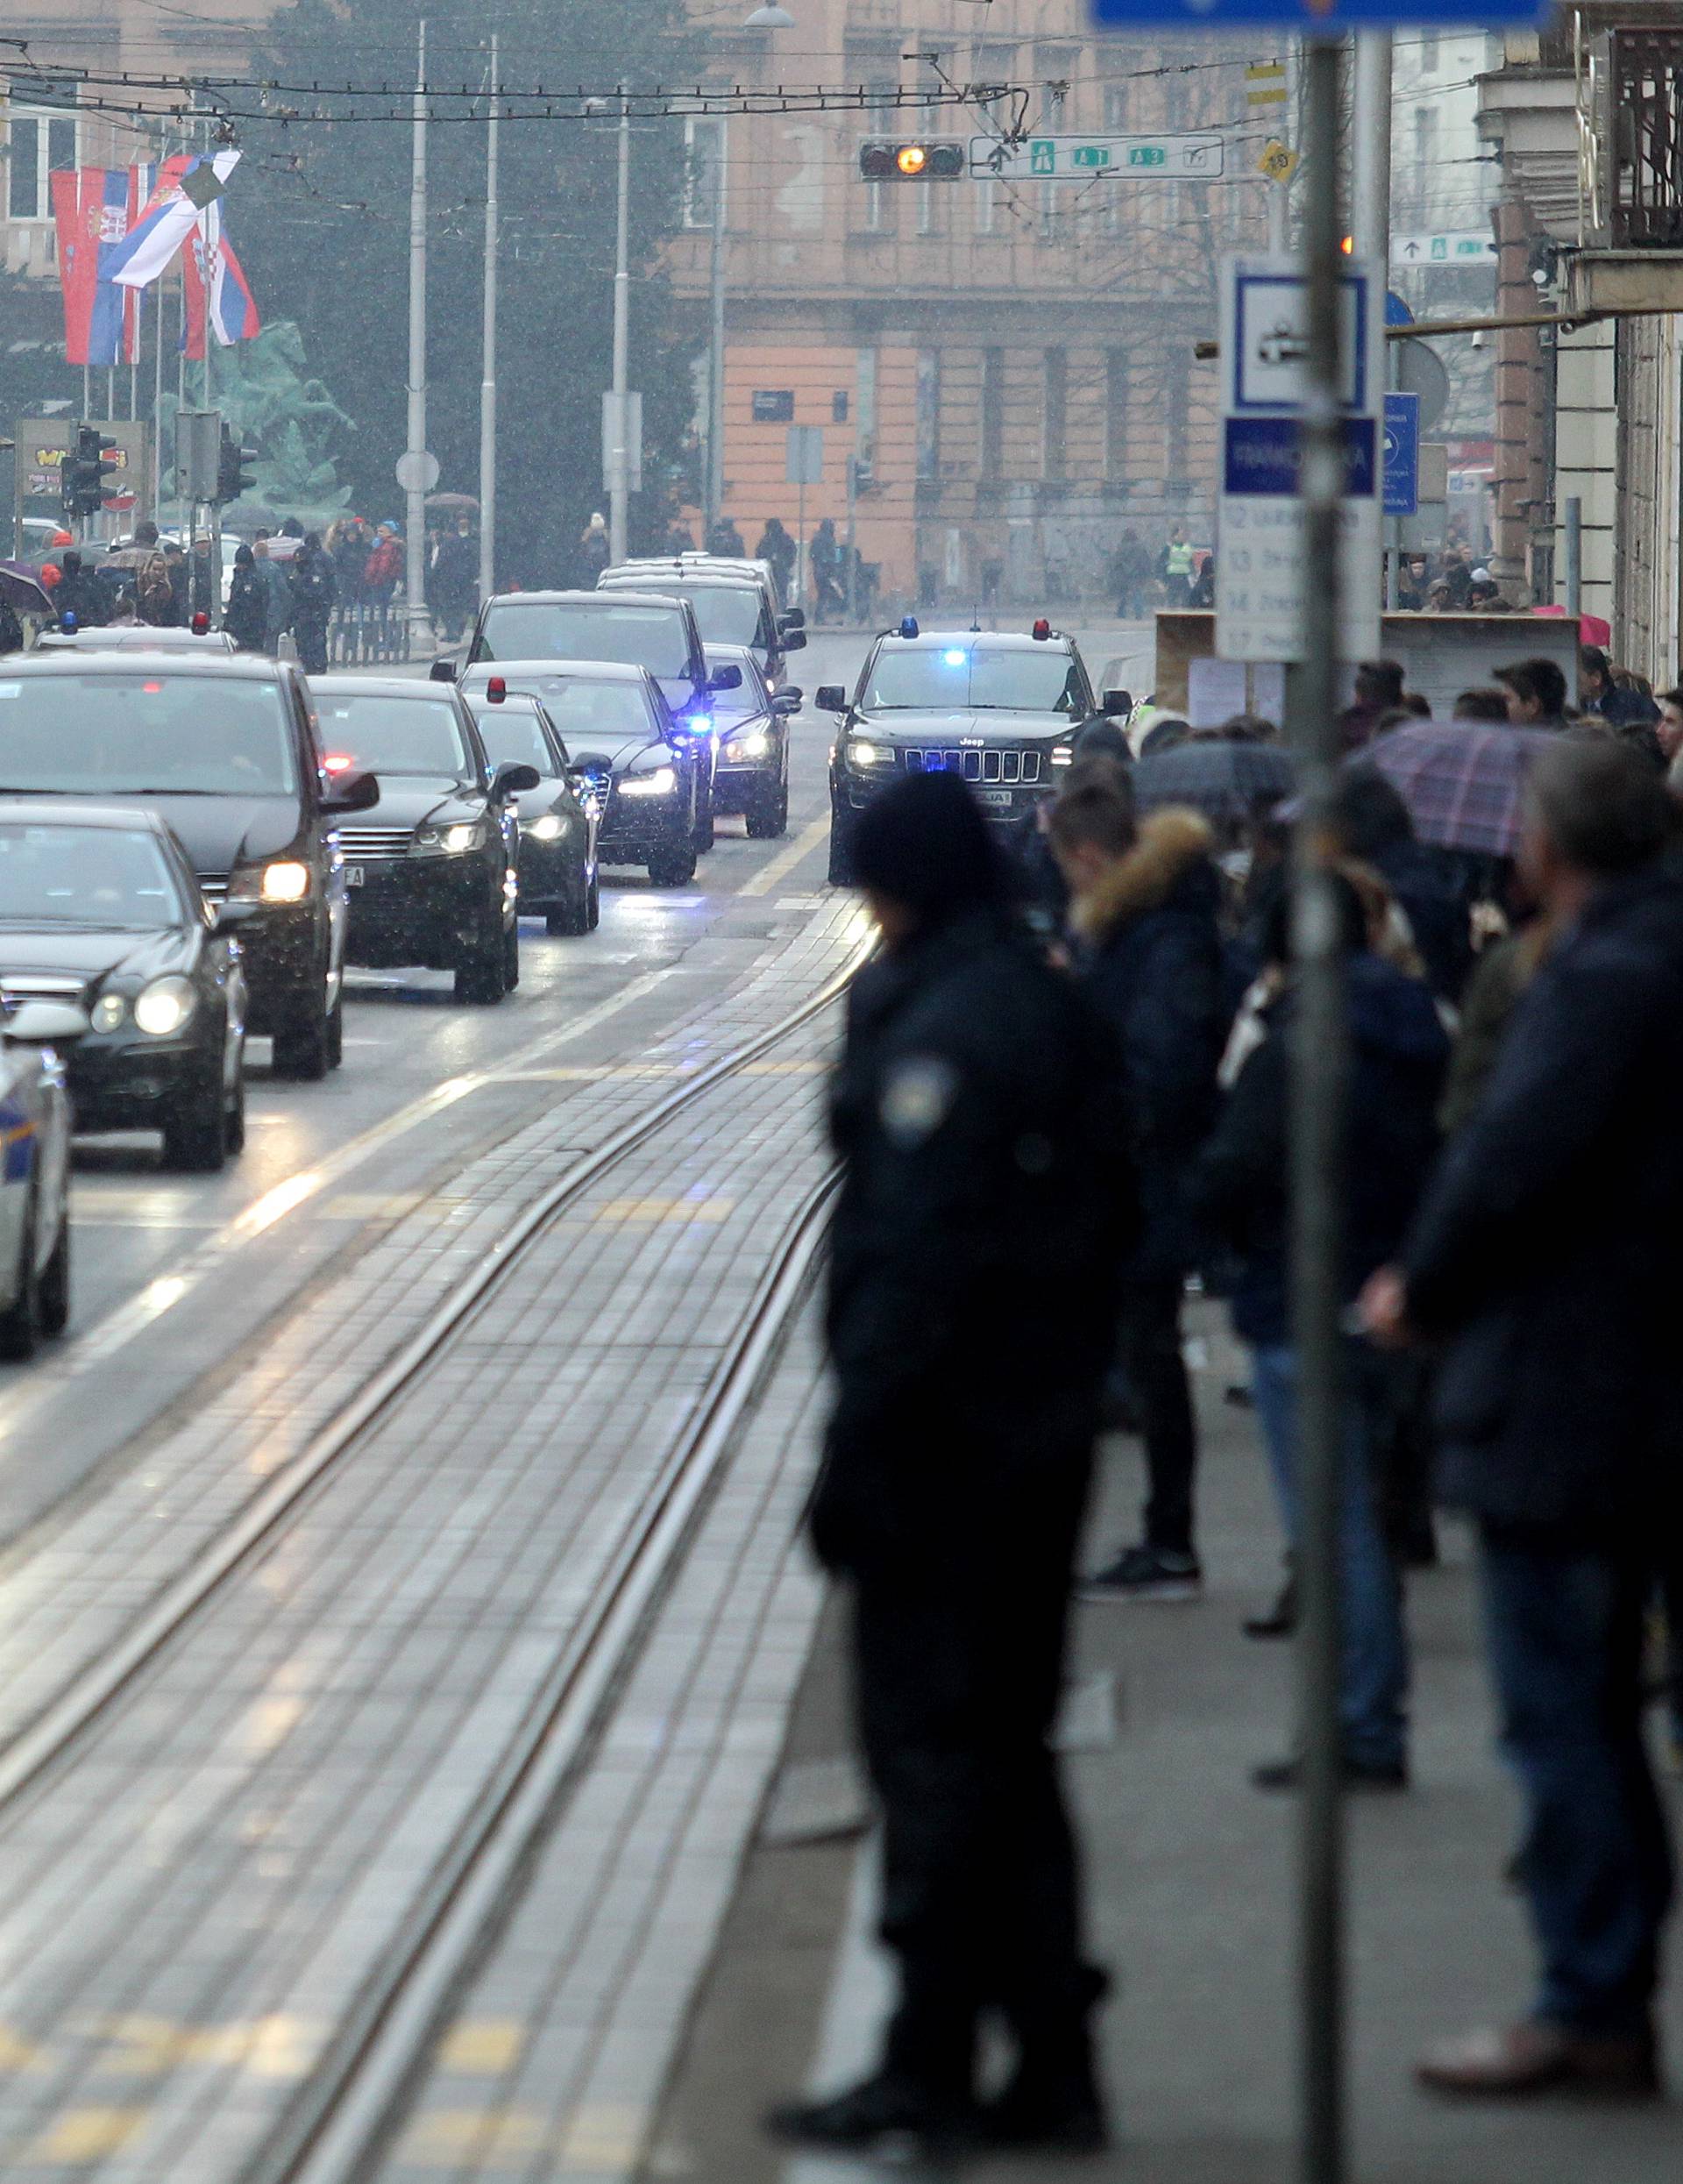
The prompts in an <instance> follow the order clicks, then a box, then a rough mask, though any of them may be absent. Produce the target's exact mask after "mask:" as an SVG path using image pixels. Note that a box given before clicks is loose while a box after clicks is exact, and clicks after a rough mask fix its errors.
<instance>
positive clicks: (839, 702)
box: [813, 682, 848, 713]
mask: <svg viewBox="0 0 1683 2184" xmlns="http://www.w3.org/2000/svg"><path fill="white" fill-rule="evenodd" d="M813 704H814V705H815V706H816V707H817V708H818V709H819V711H820V713H845V712H846V711H847V709H848V694H847V692H846V691H845V690H844V689H843V688H842V686H841V684H840V683H839V682H821V683H820V685H819V686H818V689H817V691H816V693H815V694H814V695H813Z"/></svg>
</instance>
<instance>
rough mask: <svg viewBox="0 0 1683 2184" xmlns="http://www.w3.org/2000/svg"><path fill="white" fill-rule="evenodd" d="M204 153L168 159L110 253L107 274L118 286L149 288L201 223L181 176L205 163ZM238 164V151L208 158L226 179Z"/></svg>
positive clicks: (221, 153) (216, 170)
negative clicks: (149, 195) (141, 209)
mask: <svg viewBox="0 0 1683 2184" xmlns="http://www.w3.org/2000/svg"><path fill="white" fill-rule="evenodd" d="M205 163H206V162H205V158H204V154H203V153H194V154H193V156H192V157H191V158H190V159H189V158H184V157H179V156H178V157H177V158H175V159H173V160H165V162H164V167H163V172H162V173H161V174H160V176H159V178H158V187H157V188H156V189H154V190H153V194H152V198H151V201H150V203H148V204H147V206H146V210H145V211H144V212H143V213H142V214H141V215H140V217H139V219H138V221H136V223H135V224H134V226H133V227H132V228H131V229H130V231H129V232H128V234H127V235H126V236H125V237H124V239H123V241H122V242H121V243H119V244H118V245H117V248H116V250H115V251H113V253H111V259H110V273H109V274H108V276H107V277H108V278H109V279H110V280H112V281H116V282H117V285H118V287H119V288H150V287H151V286H152V284H153V281H156V280H157V278H158V277H159V275H160V274H161V273H162V272H163V271H164V270H165V268H166V267H167V266H168V265H169V263H170V261H171V260H173V259H174V255H175V253H176V252H177V251H178V250H180V248H181V245H182V244H183V243H184V242H186V240H187V239H188V236H190V235H191V234H192V233H193V231H194V230H195V228H196V227H197V226H198V224H199V208H198V206H197V205H195V203H193V200H192V199H191V198H190V197H189V196H187V194H186V193H185V191H184V190H183V189H182V188H181V178H182V177H183V176H184V175H187V174H191V173H192V172H193V171H194V169H195V167H202V166H203V165H205ZM238 164H239V154H238V152H218V153H217V155H216V157H215V158H214V159H213V160H210V161H209V165H210V166H211V167H212V168H213V169H214V170H215V172H216V174H217V179H218V180H219V181H226V180H227V179H228V177H229V175H230V174H232V173H233V171H234V169H235V167H238Z"/></svg>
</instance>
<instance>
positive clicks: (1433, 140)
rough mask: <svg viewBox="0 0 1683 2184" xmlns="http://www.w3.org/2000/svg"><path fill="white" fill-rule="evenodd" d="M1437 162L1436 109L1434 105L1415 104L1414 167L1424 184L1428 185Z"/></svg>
mask: <svg viewBox="0 0 1683 2184" xmlns="http://www.w3.org/2000/svg"><path fill="white" fill-rule="evenodd" d="M1437 164H1438V109H1437V108H1436V107H1435V106H1417V107H1416V108H1415V110H1414V167H1415V172H1416V174H1418V175H1419V176H1420V178H1421V181H1422V184H1423V185H1424V186H1426V187H1429V186H1430V181H1431V174H1432V173H1433V170H1434V169H1435V168H1436V167H1437Z"/></svg>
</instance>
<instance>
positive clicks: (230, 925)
mask: <svg viewBox="0 0 1683 2184" xmlns="http://www.w3.org/2000/svg"><path fill="white" fill-rule="evenodd" d="M262 907H263V906H262V904H261V903H260V902H248V901H243V900H242V901H238V902H219V903H218V904H217V921H216V926H217V932H218V933H235V932H238V929H239V928H240V927H241V926H242V925H246V924H249V923H250V921H252V918H254V917H255V916H256V915H257V914H258V912H259V910H260V909H261V908H262Z"/></svg>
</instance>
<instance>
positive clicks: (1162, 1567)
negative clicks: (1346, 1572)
mask: <svg viewBox="0 0 1683 2184" xmlns="http://www.w3.org/2000/svg"><path fill="white" fill-rule="evenodd" d="M1047 826H1048V829H1049V831H1050V833H1051V837H1052V847H1053V850H1054V851H1055V854H1056V856H1057V858H1058V862H1059V864H1061V865H1062V867H1063V872H1064V877H1065V879H1067V880H1068V881H1069V889H1070V893H1071V894H1072V896H1073V897H1074V902H1075V907H1074V911H1073V914H1072V915H1071V919H1070V924H1071V928H1072V931H1073V934H1074V937H1075V940H1076V948H1077V951H1078V952H1077V958H1076V970H1077V973H1078V975H1079V977H1080V978H1081V980H1082V983H1083V985H1084V987H1085V989H1086V992H1087V993H1088V996H1089V998H1090V1000H1091V1001H1092V1002H1093V1004H1094V1006H1095V1007H1097V1010H1098V1011H1099V1013H1100V1014H1101V1015H1103V1016H1104V1019H1105V1021H1106V1022H1107V1023H1109V1025H1110V1026H1111V1029H1112V1031H1113V1032H1114V1033H1115V1034H1116V1035H1117V1039H1118V1043H1119V1045H1120V1048H1121V1053H1122V1063H1123V1068H1124V1071H1125V1075H1126V1085H1127V1101H1128V1109H1129V1118H1128V1119H1129V1129H1130V1137H1131V1141H1132V1145H1133V1152H1134V1156H1135V1158H1136V1160H1137V1162H1138V1163H1139V1171H1140V1208H1141V1216H1142V1221H1141V1230H1140V1238H1139V1241H1138V1242H1137V1244H1136V1246H1135V1248H1134V1249H1133V1253H1132V1255H1131V1256H1130V1258H1129V1260H1128V1263H1127V1266H1126V1279H1125V1283H1124V1289H1123V1298H1122V1312H1121V1321H1120V1329H1121V1334H1120V1357H1119V1362H1120V1365H1121V1368H1122V1371H1123V1373H1124V1375H1125V1376H1126V1381H1127V1384H1128V1388H1129V1391H1130V1393H1131V1395H1132V1398H1133V1403H1134V1405H1136V1407H1137V1411H1138V1414H1139V1417H1140V1427H1141V1431H1142V1433H1143V1434H1144V1438H1145V1444H1146V1470H1147V1480H1148V1491H1147V1498H1146V1506H1145V1512H1144V1528H1145V1536H1144V1537H1143V1539H1142V1540H1140V1542H1139V1543H1138V1544H1137V1545H1136V1546H1133V1547H1128V1548H1126V1550H1125V1551H1123V1552H1122V1553H1120V1554H1118V1555H1117V1556H1116V1557H1115V1558H1114V1559H1113V1560H1112V1561H1111V1562H1109V1563H1108V1564H1107V1565H1106V1566H1105V1567H1104V1569H1101V1570H1100V1571H1099V1572H1098V1573H1097V1576H1094V1577H1092V1578H1090V1580H1089V1581H1088V1582H1087V1583H1086V1584H1085V1585H1084V1586H1083V1594H1084V1596H1085V1597H1089V1598H1101V1599H1135V1600H1186V1599H1192V1598H1195V1597H1197V1594H1198V1592H1199V1591H1200V1590H1201V1589H1202V1585H1203V1571H1202V1569H1201V1567H1200V1564H1199V1562H1198V1556H1197V1546H1196V1544H1195V1540H1194V1532H1193V1478H1194V1474H1195V1472H1196V1470H1197V1428H1196V1426H1195V1425H1194V1422H1193V1416H1192V1397H1191V1391H1190V1389H1189V1386H1188V1384H1187V1377H1186V1365H1185V1362H1184V1360H1183V1358H1182V1355H1181V1292H1182V1287H1183V1285H1184V1283H1185V1277H1186V1276H1187V1274H1188V1272H1189V1270H1190V1268H1191V1265H1192V1262H1193V1258H1194V1256H1195V1253H1196V1249H1197V1239H1196V1236H1195V1234H1194V1231H1193V1227H1192V1224H1191V1221H1190V1220H1189V1214H1188V1210H1187V1206H1186V1204H1185V1199H1184V1190H1185V1182H1186V1177H1187V1173H1188V1170H1189V1168H1190V1166H1191V1163H1192V1161H1193V1158H1194V1156H1196V1154H1197V1149H1198V1147H1199V1146H1200V1145H1201V1144H1202V1142H1203V1141H1204V1135H1205V1133H1206V1132H1207V1131H1208V1129H1209V1128H1210V1125H1211V1122H1212V1121H1213V1120H1214V1118H1215V1110H1216V1071H1217V1070H1218V1068H1219V1066H1220V1064H1221V1053H1222V1047H1223V1045H1224V1043H1225V1039H1226V1034H1227V1022H1228V1016H1229V1014H1230V1011H1229V1006H1228V995H1227V989H1226V982H1225V977H1224V971H1223V963H1222V945H1221V935H1220V932H1219V930H1218V925H1217V917H1218V911H1219V909H1220V907H1221V880H1220V876H1219V874H1218V872H1217V870H1216V867H1215V864H1214V863H1213V861H1212V859H1211V848H1212V844H1213V837H1212V836H1211V829H1210V827H1209V824H1208V822H1207V821H1205V820H1204V819H1203V818H1202V817H1201V816H1200V815H1198V814H1197V812H1195V811H1189V810H1186V809H1183V808H1181V807H1166V808H1165V809H1163V810H1161V811H1157V812H1154V813H1152V814H1151V815H1150V816H1149V817H1147V819H1145V820H1143V821H1141V822H1138V823H1137V824H1136V822H1135V818H1134V813H1133V800H1132V797H1131V796H1130V795H1129V794H1128V793H1126V790H1124V789H1121V788H1119V787H1118V786H1116V785H1115V784H1113V783H1107V782H1098V783H1095V784H1093V785H1092V786H1087V787H1083V789H1082V790H1081V791H1080V792H1079V793H1071V794H1070V795H1068V796H1062V797H1060V798H1059V799H1058V800H1057V802H1056V803H1055V805H1054V806H1053V807H1052V815H1051V817H1050V819H1049V821H1048V822H1047Z"/></svg>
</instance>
